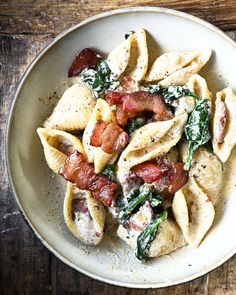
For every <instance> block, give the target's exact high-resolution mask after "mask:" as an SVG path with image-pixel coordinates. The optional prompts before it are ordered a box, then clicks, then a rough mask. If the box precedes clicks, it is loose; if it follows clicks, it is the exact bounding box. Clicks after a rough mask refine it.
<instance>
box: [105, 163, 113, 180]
mask: <svg viewBox="0 0 236 295" xmlns="http://www.w3.org/2000/svg"><path fill="white" fill-rule="evenodd" d="M102 175H104V176H106V177H108V178H109V179H110V180H111V181H115V166H114V165H113V164H106V166H105V168H104V170H103V171H102Z"/></svg>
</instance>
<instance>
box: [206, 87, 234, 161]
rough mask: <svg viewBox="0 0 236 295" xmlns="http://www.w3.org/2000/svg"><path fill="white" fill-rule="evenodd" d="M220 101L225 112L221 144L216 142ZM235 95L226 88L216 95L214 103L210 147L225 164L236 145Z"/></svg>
mask: <svg viewBox="0 0 236 295" xmlns="http://www.w3.org/2000/svg"><path fill="white" fill-rule="evenodd" d="M220 101H223V102H224V104H225V106H226V110H227V115H226V128H225V130H224V132H225V136H224V139H223V142H222V143H219V142H218V140H217V136H216V133H217V127H218V126H217V125H218V124H219V115H220V111H221V109H220V104H219V103H220ZM235 126H236V95H235V94H234V93H233V90H232V89H231V88H230V87H228V88H225V89H223V90H222V91H220V92H217V94H216V101H215V113H214V117H213V134H212V145H213V151H214V153H215V154H216V155H217V157H218V158H219V159H220V160H221V162H223V163H225V162H226V161H227V160H228V158H229V156H230V153H231V151H232V149H233V147H234V146H235V144H236V127H235Z"/></svg>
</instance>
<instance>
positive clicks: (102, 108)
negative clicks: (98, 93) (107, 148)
mask: <svg viewBox="0 0 236 295" xmlns="http://www.w3.org/2000/svg"><path fill="white" fill-rule="evenodd" d="M98 120H103V121H105V122H106V123H111V122H116V118H115V115H114V113H113V111H112V109H111V107H110V106H109V104H108V103H107V102H106V101H105V100H104V99H98V100H97V104H96V106H95V108H94V110H93V112H92V115H91V116H90V119H89V122H88V125H87V127H86V128H85V131H84V134H83V145H84V150H85V153H86V155H87V157H88V161H89V162H90V163H94V169H95V173H100V172H101V171H102V170H103V168H104V166H105V165H106V164H107V163H112V162H114V160H115V159H116V157H117V155H118V153H117V152H116V153H113V154H107V153H105V152H104V151H103V150H102V149H101V147H94V146H92V145H90V138H91V136H92V133H93V129H94V127H95V125H96V122H97V121H98Z"/></svg>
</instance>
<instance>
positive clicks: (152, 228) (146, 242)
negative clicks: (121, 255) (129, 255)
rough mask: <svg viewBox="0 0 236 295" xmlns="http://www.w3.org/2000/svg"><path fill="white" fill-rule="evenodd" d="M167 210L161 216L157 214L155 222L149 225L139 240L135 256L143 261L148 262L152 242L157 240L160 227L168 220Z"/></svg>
mask: <svg viewBox="0 0 236 295" xmlns="http://www.w3.org/2000/svg"><path fill="white" fill-rule="evenodd" d="M167 216H168V213H167V210H164V211H163V212H162V213H160V214H156V215H155V217H154V219H153V221H152V222H151V223H150V224H149V225H147V226H146V227H145V228H144V229H143V230H142V231H141V233H140V234H139V236H138V238H137V247H136V251H135V256H136V257H137V258H138V259H139V260H141V261H145V260H146V255H147V253H148V251H149V248H150V246H151V243H152V241H153V240H154V239H155V237H156V234H157V231H158V227H159V225H160V224H161V223H162V222H163V221H164V220H165V219H166V218H167Z"/></svg>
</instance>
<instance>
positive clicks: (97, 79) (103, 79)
mask: <svg viewBox="0 0 236 295" xmlns="http://www.w3.org/2000/svg"><path fill="white" fill-rule="evenodd" d="M79 76H80V78H81V79H82V81H83V82H84V83H85V84H87V85H88V86H89V87H90V88H91V89H92V90H93V93H94V96H95V98H98V97H99V95H101V94H102V93H103V92H105V91H106V90H115V88H116V87H117V86H118V85H119V81H117V80H114V79H113V78H112V77H111V70H110V69H109V67H108V65H107V63H106V61H105V60H102V61H100V62H99V63H98V64H97V67H96V69H95V70H93V69H84V70H83V71H82V72H81V73H80V75H79Z"/></svg>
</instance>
